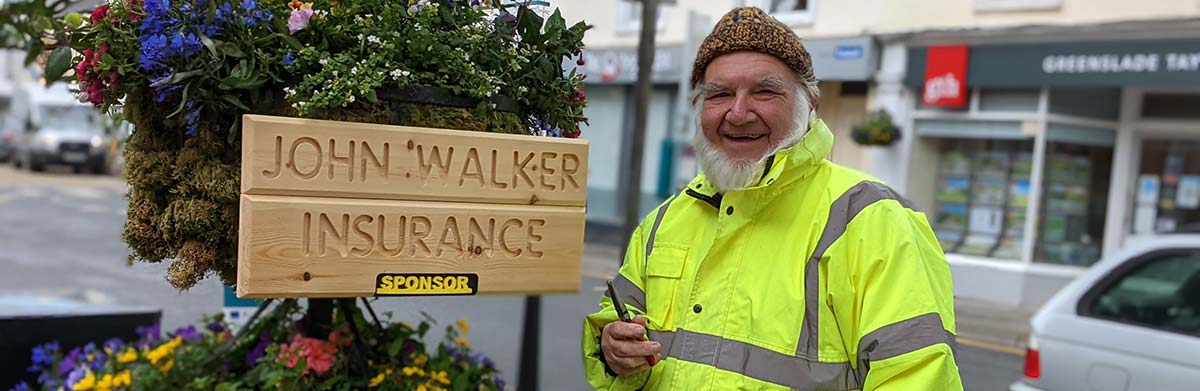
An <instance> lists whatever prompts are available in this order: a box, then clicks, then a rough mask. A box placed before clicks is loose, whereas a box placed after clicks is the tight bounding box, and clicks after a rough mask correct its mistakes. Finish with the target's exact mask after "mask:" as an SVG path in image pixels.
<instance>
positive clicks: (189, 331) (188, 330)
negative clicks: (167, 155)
mask: <svg viewBox="0 0 1200 391" xmlns="http://www.w3.org/2000/svg"><path fill="white" fill-rule="evenodd" d="M188 106H192V102H188ZM198 117H200V110H195V111H192V112H190V113H188V114H187V116H186V117H185V118H186V120H187V123H188V124H189V125H191V124H195V123H196V119H197V118H198ZM189 133H190V132H189ZM189 136H194V134H190V135H189ZM172 334H173V335H174V336H176V337H179V338H183V340H184V341H188V342H196V341H200V340H203V339H204V335H203V334H200V332H199V331H196V326H190V325H189V326H188V327H180V328H178V329H176V330H175V332H174V333H172Z"/></svg>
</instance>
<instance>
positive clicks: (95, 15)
mask: <svg viewBox="0 0 1200 391" xmlns="http://www.w3.org/2000/svg"><path fill="white" fill-rule="evenodd" d="M107 17H108V4H105V5H102V6H99V7H96V10H95V11H92V24H96V22H99V21H101V20H104V18H107Z"/></svg>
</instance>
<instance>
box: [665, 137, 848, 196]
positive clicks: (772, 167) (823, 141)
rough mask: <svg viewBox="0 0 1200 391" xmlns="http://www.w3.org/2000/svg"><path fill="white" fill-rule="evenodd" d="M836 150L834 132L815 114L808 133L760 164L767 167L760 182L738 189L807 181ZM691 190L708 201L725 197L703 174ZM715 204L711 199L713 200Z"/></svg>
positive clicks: (752, 189)
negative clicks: (834, 147)
mask: <svg viewBox="0 0 1200 391" xmlns="http://www.w3.org/2000/svg"><path fill="white" fill-rule="evenodd" d="M831 150H833V132H832V131H830V130H829V127H828V126H826V125H825V121H822V120H821V119H820V118H816V117H813V119H812V120H810V121H809V123H808V133H806V134H805V135H804V137H801V138H800V142H798V143H796V145H794V146H792V147H790V148H785V149H783V150H780V151H779V152H777V153H775V155H772V156H770V157H768V158H767V159H766V160H765V161H763V162H762V163H760V164H761V165H762V166H761V167H760V169H762V170H765V171H766V172H765V173H764V174H763V176H762V178H761V179H760V180H759V181H758V183H756V184H754V185H752V186H750V187H747V188H745V189H741V190H738V191H754V190H760V189H766V188H775V187H780V186H783V185H786V184H788V183H791V182H794V181H796V180H803V179H806V178H808V177H811V176H812V173H813V171H815V170H816V169H817V166H818V165H819V164H820V163H821V162H822V161H824V160H825V156H828V155H829V152H830V151H831ZM686 191H687V193H688V194H689V195H691V196H693V197H696V196H700V197H697V198H701V199H702V200H704V199H705V198H707V199H715V200H717V201H718V204H719V200H720V199H721V196H722V195H721V194H719V193H717V192H716V188H715V187H713V186H712V183H711V182H709V181H708V178H706V177H705V176H704V174H703V173H701V174H700V175H697V176H696V178H695V179H693V180H692V182H691V183H689V184H688V188H687V190H686ZM710 203H711V202H710Z"/></svg>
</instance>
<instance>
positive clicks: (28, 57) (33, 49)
mask: <svg viewBox="0 0 1200 391" xmlns="http://www.w3.org/2000/svg"><path fill="white" fill-rule="evenodd" d="M27 50H28V52H27V53H26V54H25V65H29V64H33V63H34V62H35V61H37V58H38V56H40V55H42V52H45V51H46V45H45V44H43V43H42V41H40V40H33V41H32V42H30V43H29V48H28V49H27Z"/></svg>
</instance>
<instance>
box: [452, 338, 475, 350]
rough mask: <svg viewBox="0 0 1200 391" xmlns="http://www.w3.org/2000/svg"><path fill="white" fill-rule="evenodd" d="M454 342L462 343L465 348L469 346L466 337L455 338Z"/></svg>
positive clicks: (469, 343) (469, 342)
mask: <svg viewBox="0 0 1200 391" xmlns="http://www.w3.org/2000/svg"><path fill="white" fill-rule="evenodd" d="M454 343H456V344H459V345H462V346H463V347H464V348H467V349H470V348H471V341H468V340H467V338H466V337H458V338H455V339H454Z"/></svg>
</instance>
